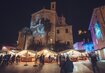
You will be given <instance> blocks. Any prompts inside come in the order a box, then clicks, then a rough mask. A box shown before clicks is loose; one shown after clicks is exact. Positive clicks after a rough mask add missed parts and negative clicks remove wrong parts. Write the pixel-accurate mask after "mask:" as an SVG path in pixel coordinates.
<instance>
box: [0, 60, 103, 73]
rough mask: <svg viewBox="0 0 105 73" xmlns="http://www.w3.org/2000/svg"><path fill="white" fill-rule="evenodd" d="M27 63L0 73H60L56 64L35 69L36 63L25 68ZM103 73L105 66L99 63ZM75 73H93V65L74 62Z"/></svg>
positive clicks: (2, 70) (7, 68) (6, 67)
mask: <svg viewBox="0 0 105 73" xmlns="http://www.w3.org/2000/svg"><path fill="white" fill-rule="evenodd" d="M24 64H25V63H20V64H19V65H16V64H13V65H8V66H1V67H0V73H60V67H59V65H58V64H56V63H45V65H43V66H39V65H38V66H37V67H33V65H34V63H32V62H30V63H28V66H24ZM98 65H99V67H100V69H101V72H102V73H105V72H104V71H105V64H103V63H101V62H100V63H98ZM73 71H74V72H73V73H93V72H92V68H91V64H90V63H88V62H74V70H73Z"/></svg>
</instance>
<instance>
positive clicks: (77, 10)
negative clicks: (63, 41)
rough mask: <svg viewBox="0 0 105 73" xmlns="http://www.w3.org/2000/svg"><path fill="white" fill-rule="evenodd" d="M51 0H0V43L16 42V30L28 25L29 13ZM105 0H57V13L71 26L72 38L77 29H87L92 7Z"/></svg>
mask: <svg viewBox="0 0 105 73" xmlns="http://www.w3.org/2000/svg"><path fill="white" fill-rule="evenodd" d="M50 2H51V0H0V44H5V43H16V41H17V36H18V31H19V30H21V29H22V28H24V27H25V26H27V27H29V26H30V20H31V14H32V13H34V12H37V11H39V10H41V9H42V8H43V7H44V8H49V7H50ZM101 5H105V0H57V14H58V15H59V16H61V15H64V16H65V17H66V21H67V23H68V24H71V25H72V26H73V35H74V36H73V38H74V41H75V42H76V41H78V39H77V31H78V30H79V29H86V30H87V29H88V26H89V22H90V19H91V15H92V12H93V9H94V8H96V7H98V6H101Z"/></svg>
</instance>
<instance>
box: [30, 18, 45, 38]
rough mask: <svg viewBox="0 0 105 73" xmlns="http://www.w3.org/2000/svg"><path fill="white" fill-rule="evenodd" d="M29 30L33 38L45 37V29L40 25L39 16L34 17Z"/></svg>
mask: <svg viewBox="0 0 105 73" xmlns="http://www.w3.org/2000/svg"><path fill="white" fill-rule="evenodd" d="M30 29H31V30H32V32H33V33H32V34H33V36H40V37H44V36H45V35H46V33H45V30H44V29H45V27H44V24H43V23H42V19H41V18H40V17H39V16H36V20H35V21H31V26H30Z"/></svg>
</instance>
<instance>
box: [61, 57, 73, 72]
mask: <svg viewBox="0 0 105 73" xmlns="http://www.w3.org/2000/svg"><path fill="white" fill-rule="evenodd" d="M73 69H74V65H73V62H72V61H70V59H69V57H67V59H66V61H65V62H64V64H63V65H62V67H61V73H72V72H73Z"/></svg>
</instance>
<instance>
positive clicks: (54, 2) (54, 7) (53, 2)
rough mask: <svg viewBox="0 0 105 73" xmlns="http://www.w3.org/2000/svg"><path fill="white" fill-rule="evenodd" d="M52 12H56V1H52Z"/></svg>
mask: <svg viewBox="0 0 105 73" xmlns="http://www.w3.org/2000/svg"><path fill="white" fill-rule="evenodd" d="M51 10H54V11H55V10H56V1H55V0H52V2H51Z"/></svg>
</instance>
